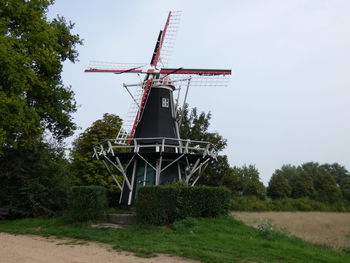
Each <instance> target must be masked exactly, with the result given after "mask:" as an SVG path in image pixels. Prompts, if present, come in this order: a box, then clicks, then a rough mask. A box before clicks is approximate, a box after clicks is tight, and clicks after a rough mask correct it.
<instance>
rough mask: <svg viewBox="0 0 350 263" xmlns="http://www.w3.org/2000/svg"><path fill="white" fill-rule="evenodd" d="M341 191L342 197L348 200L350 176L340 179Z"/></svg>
mask: <svg viewBox="0 0 350 263" xmlns="http://www.w3.org/2000/svg"><path fill="white" fill-rule="evenodd" d="M340 189H341V192H342V195H343V197H344V198H345V199H346V200H348V201H350V178H347V177H346V178H344V179H343V180H342V181H341V187H340Z"/></svg>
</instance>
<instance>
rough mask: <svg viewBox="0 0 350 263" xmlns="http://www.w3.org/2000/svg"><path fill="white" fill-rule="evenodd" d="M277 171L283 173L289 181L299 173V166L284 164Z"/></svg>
mask: <svg viewBox="0 0 350 263" xmlns="http://www.w3.org/2000/svg"><path fill="white" fill-rule="evenodd" d="M277 171H278V173H280V174H282V175H283V176H284V177H285V178H286V179H287V181H288V182H290V181H291V180H292V179H293V178H294V177H295V176H296V175H298V173H299V170H298V168H297V167H296V166H294V165H291V164H285V165H282V167H281V168H280V169H278V170H277Z"/></svg>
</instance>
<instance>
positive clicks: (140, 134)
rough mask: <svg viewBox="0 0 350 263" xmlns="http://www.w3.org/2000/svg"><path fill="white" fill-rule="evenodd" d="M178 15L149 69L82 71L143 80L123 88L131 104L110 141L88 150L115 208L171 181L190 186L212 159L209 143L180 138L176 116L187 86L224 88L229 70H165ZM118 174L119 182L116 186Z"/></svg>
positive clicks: (101, 65) (112, 66) (98, 65)
mask: <svg viewBox="0 0 350 263" xmlns="http://www.w3.org/2000/svg"><path fill="white" fill-rule="evenodd" d="M180 15H181V13H180V12H179V11H177V12H172V11H170V12H169V14H168V17H167V20H166V23H165V26H164V29H163V30H161V31H160V32H159V35H158V38H157V42H156V45H155V48H154V51H153V54H152V57H151V62H150V65H149V66H147V64H131V63H124V64H121V63H105V62H97V61H93V62H91V63H90V66H89V68H88V69H86V70H85V72H90V73H91V72H94V73H99V72H104V73H114V74H122V73H130V74H138V75H144V79H143V80H142V81H140V82H139V83H136V84H123V86H124V87H125V88H126V90H127V91H128V93H129V94H130V96H131V98H132V103H131V106H130V109H129V113H128V114H127V118H126V119H125V121H124V123H123V125H122V127H121V129H120V131H119V133H118V135H117V136H116V138H114V139H108V140H106V141H104V142H101V143H100V144H99V145H96V146H95V147H94V158H96V159H99V160H101V161H102V162H103V163H104V165H105V166H106V169H107V170H108V172H109V173H110V174H111V176H112V177H113V178H114V181H115V182H116V184H117V185H118V187H119V188H120V190H121V195H120V200H119V203H121V204H127V205H131V204H132V203H133V202H135V200H136V199H137V193H138V189H139V188H140V187H142V186H145V185H160V184H167V183H171V182H173V181H174V180H175V181H177V180H184V181H185V182H186V183H187V184H189V185H195V184H196V182H197V180H198V179H199V177H200V175H201V174H202V173H203V171H204V169H205V168H206V167H207V165H208V164H209V163H210V162H211V161H213V160H215V159H216V156H217V152H216V150H215V146H214V145H212V144H211V143H209V142H204V141H194V140H190V138H180V132H179V128H180V126H181V121H182V120H181V116H183V112H179V111H180V110H183V109H184V105H185V103H186V99H187V94H188V89H189V87H190V86H196V85H197V86H198V85H199V86H226V85H227V81H228V76H229V75H231V70H223V69H188V68H182V67H179V68H169V67H167V62H168V61H167V58H168V57H169V55H170V52H171V50H172V47H173V43H174V41H175V36H176V32H177V29H178V25H179V21H180ZM182 88H183V89H185V94H184V95H181V96H182V97H183V103H182V107H180V105H179V104H180V97H181V96H180V94H181V89H182ZM131 89H135V90H134V91H133V92H132V90H131ZM175 93H177V96H176V99H174V95H175ZM182 97H181V98H182ZM118 174H120V175H122V177H123V182H122V183H121V182H119V180H118V176H117V175H118Z"/></svg>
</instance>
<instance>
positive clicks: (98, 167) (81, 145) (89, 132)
mask: <svg viewBox="0 0 350 263" xmlns="http://www.w3.org/2000/svg"><path fill="white" fill-rule="evenodd" d="M121 124H122V120H121V119H120V118H119V117H118V116H116V115H113V114H108V113H105V114H104V115H103V118H102V119H100V120H97V121H95V122H94V123H93V124H92V125H91V126H90V127H89V128H87V129H86V130H85V131H84V132H82V133H81V134H80V135H79V137H77V138H76V139H75V140H74V142H73V148H72V150H71V159H72V163H71V172H72V175H73V180H74V183H75V184H77V185H101V186H104V187H106V188H107V189H108V190H109V191H110V192H113V191H119V190H118V187H117V185H116V184H115V182H114V181H113V178H112V176H110V174H109V173H108V171H107V169H106V167H105V166H104V165H103V163H102V162H101V161H99V160H93V158H92V155H93V146H94V145H97V144H98V143H100V142H102V141H105V140H107V139H112V138H115V137H116V136H117V133H118V131H119V129H120V127H121Z"/></svg>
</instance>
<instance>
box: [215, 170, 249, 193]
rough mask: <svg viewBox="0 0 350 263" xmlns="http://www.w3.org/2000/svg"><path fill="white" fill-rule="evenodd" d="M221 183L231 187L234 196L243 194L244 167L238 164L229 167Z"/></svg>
mask: <svg viewBox="0 0 350 263" xmlns="http://www.w3.org/2000/svg"><path fill="white" fill-rule="evenodd" d="M220 184H221V185H223V186H226V187H227V188H229V189H230V190H231V193H232V196H240V195H242V194H243V189H244V183H243V172H242V169H241V168H239V167H237V166H234V167H232V168H228V169H227V170H226V171H225V173H224V176H223V178H222V179H221V182H220Z"/></svg>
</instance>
